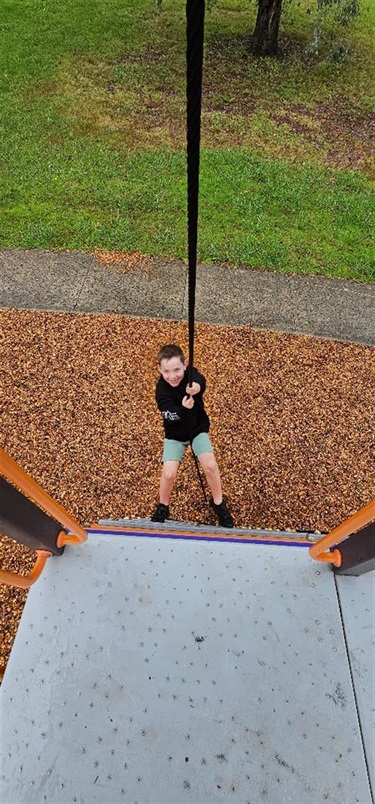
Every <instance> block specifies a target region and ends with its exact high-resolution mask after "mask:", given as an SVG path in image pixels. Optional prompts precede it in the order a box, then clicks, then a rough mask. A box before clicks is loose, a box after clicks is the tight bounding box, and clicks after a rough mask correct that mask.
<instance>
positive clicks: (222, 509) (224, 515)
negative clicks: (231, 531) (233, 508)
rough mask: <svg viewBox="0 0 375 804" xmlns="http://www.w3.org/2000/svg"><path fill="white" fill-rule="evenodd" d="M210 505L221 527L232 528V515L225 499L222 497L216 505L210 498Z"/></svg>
mask: <svg viewBox="0 0 375 804" xmlns="http://www.w3.org/2000/svg"><path fill="white" fill-rule="evenodd" d="M211 505H212V507H213V509H214V511H215V512H216V516H217V518H218V520H219V525H221V527H222V528H233V527H234V522H233V517H232V514H231V513H230V510H229V508H228V506H227V504H226V501H225V500H224V499H223V501H222V502H221V503H220V505H216V504H215V503H214V501H213V500H212V503H211Z"/></svg>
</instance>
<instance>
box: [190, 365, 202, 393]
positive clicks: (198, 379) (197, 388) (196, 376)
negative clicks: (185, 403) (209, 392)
mask: <svg viewBox="0 0 375 804" xmlns="http://www.w3.org/2000/svg"><path fill="white" fill-rule="evenodd" d="M192 375H193V377H192V381H193V384H192V386H190V385H187V386H186V392H187V393H188V394H191V395H192V396H194V395H195V394H204V392H205V390H206V380H205V378H204V377H203V374H200V373H199V371H197V369H196V368H195V367H194V368H193V371H192ZM189 389H190V390H189ZM191 389H192V390H191Z"/></svg>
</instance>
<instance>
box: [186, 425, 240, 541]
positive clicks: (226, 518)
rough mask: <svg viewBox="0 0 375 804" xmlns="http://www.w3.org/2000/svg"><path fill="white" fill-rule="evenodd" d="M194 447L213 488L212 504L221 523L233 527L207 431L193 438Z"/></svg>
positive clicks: (225, 526)
mask: <svg viewBox="0 0 375 804" xmlns="http://www.w3.org/2000/svg"><path fill="white" fill-rule="evenodd" d="M192 448H193V450H194V453H195V454H196V455H197V458H198V460H199V463H200V464H201V466H202V468H203V471H204V473H205V475H206V479H207V483H208V485H209V487H210V489H211V493H212V497H213V501H212V505H213V508H214V509H215V512H216V515H217V517H218V520H219V524H220V525H221V526H222V527H224V528H233V525H234V522H233V517H232V515H231V513H230V511H229V509H228V505H227V503H226V501H225V500H224V499H223V493H222V489H221V478H220V471H219V467H218V465H217V462H216V458H215V455H214V452H213V447H212V444H211V441H210V439H209V437H208V435H207V433H201V434H200V435H199V436H197V437H196V438H195V439H194V440H193V443H192Z"/></svg>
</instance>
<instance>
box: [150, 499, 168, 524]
mask: <svg viewBox="0 0 375 804" xmlns="http://www.w3.org/2000/svg"><path fill="white" fill-rule="evenodd" d="M168 517H169V506H168V505H164V504H163V503H159V504H158V505H157V506H156V508H155V511H154V513H153V515H152V517H151V522H165V520H166V519H168Z"/></svg>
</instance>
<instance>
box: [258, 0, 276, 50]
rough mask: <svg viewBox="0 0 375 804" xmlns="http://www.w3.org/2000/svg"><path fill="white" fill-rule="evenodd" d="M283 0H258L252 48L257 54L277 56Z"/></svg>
mask: <svg viewBox="0 0 375 804" xmlns="http://www.w3.org/2000/svg"><path fill="white" fill-rule="evenodd" d="M282 2H283V0H258V16H257V21H256V23H255V28H254V33H253V36H252V42H251V50H252V52H253V53H255V55H256V56H276V54H277V50H278V38H279V25H280V16H281V6H282Z"/></svg>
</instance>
